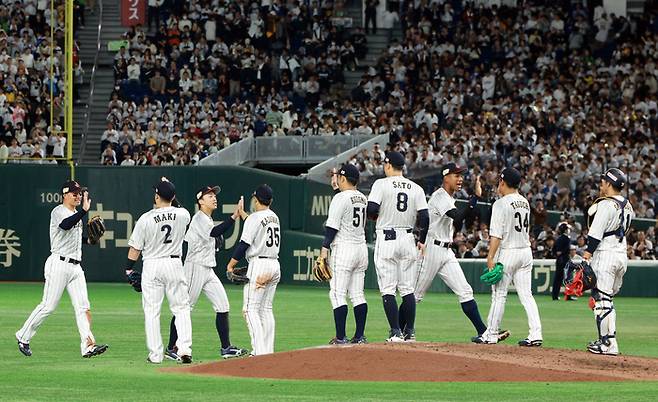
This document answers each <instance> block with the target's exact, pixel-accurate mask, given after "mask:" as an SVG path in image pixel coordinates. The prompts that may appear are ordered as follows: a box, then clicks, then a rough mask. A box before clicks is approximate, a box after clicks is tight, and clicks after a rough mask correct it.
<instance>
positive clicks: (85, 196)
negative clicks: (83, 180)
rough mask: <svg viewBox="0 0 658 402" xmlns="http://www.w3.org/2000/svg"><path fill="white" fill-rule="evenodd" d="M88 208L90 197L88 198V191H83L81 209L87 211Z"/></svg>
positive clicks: (89, 206)
mask: <svg viewBox="0 0 658 402" xmlns="http://www.w3.org/2000/svg"><path fill="white" fill-rule="evenodd" d="M90 208H91V198H89V193H88V192H87V191H85V192H83V193H82V209H84V210H85V212H89V209H90Z"/></svg>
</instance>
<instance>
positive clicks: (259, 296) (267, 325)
mask: <svg viewBox="0 0 658 402" xmlns="http://www.w3.org/2000/svg"><path fill="white" fill-rule="evenodd" d="M272 196H273V194H272V189H271V188H270V186H268V185H267V184H263V185H261V186H259V187H258V188H257V189H256V191H254V193H253V194H252V200H253V202H254V205H255V207H254V208H255V210H256V212H254V213H253V214H251V215H249V216H248V217H247V219H246V220H245V222H244V229H243V231H242V236H241V237H240V243H239V244H238V245H237V246H236V248H235V251H234V252H233V258H231V260H230V261H229V262H228V265H227V266H226V270H227V271H228V272H233V268H235V266H236V264H237V263H238V261H240V260H241V259H242V258H243V257H245V256H246V258H247V261H248V263H249V267H248V271H247V277H248V278H249V283H247V284H245V286H244V297H243V307H242V312H243V314H244V316H245V318H246V320H247V327H248V328H249V335H250V336H251V355H254V356H256V355H264V354H268V353H274V327H275V323H274V314H273V312H272V302H273V301H274V292H275V291H276V285H277V284H278V283H279V281H280V280H281V268H280V266H279V245H280V244H281V227H280V225H279V217H278V216H277V215H276V214H275V213H274V211H272V210H271V209H270V205H271V204H272Z"/></svg>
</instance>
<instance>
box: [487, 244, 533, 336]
mask: <svg viewBox="0 0 658 402" xmlns="http://www.w3.org/2000/svg"><path fill="white" fill-rule="evenodd" d="M497 261H498V262H500V263H501V264H503V266H504V270H503V278H502V279H501V280H500V282H498V283H497V284H495V285H493V286H492V287H491V308H490V309H489V316H488V318H487V330H486V331H485V333H484V334H482V337H483V338H484V340H486V341H487V342H498V331H499V330H500V322H501V321H502V320H503V313H504V312H505V302H506V300H507V290H508V288H509V285H510V284H511V283H514V286H515V287H516V293H517V294H518V295H519V300H520V301H521V304H522V305H523V308H524V309H525V312H526V315H527V316H528V326H529V327H530V332H529V334H528V339H529V340H531V341H534V340H540V339H543V338H542V332H541V321H540V319H539V310H538V309H537V303H536V302H535V298H534V297H533V296H532V251H531V250H530V247H528V248H513V249H501V250H500V251H499V252H498V260H497Z"/></svg>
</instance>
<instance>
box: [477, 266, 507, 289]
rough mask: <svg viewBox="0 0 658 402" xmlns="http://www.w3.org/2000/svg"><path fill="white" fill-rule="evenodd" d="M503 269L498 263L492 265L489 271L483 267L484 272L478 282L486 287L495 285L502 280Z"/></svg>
mask: <svg viewBox="0 0 658 402" xmlns="http://www.w3.org/2000/svg"><path fill="white" fill-rule="evenodd" d="M503 269H504V267H503V264H501V263H499V262H497V263H496V265H494V267H493V269H492V270H491V271H489V269H488V268H487V267H485V268H484V272H483V273H482V275H481V276H480V280H481V281H482V282H484V283H486V284H488V285H495V284H497V283H498V282H500V280H501V279H503Z"/></svg>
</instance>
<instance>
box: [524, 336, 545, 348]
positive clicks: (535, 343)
mask: <svg viewBox="0 0 658 402" xmlns="http://www.w3.org/2000/svg"><path fill="white" fill-rule="evenodd" d="M543 343H544V341H542V340H541V339H535V340H532V341H531V340H530V339H528V338H525V339H521V340H520V341H519V346H524V347H529V348H531V347H539V346H541V345H542V344H543Z"/></svg>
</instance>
